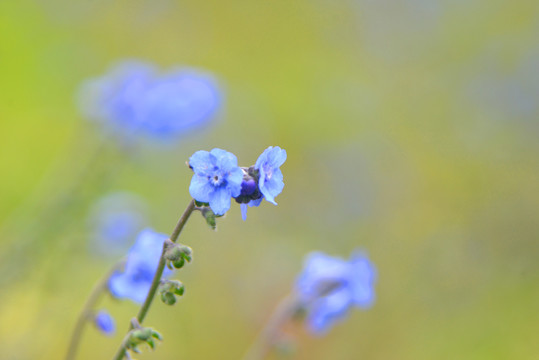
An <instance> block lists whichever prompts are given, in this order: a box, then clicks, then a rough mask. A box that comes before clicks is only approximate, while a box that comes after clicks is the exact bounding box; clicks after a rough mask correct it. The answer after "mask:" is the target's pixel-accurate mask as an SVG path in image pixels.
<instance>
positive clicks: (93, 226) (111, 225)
mask: <svg viewBox="0 0 539 360" xmlns="http://www.w3.org/2000/svg"><path fill="white" fill-rule="evenodd" d="M145 212H146V206H145V203H144V201H143V200H142V199H141V198H140V197H138V196H136V195H134V194H131V193H128V192H115V193H112V194H109V195H106V196H104V197H102V198H100V199H99V200H98V201H97V202H96V203H95V204H94V205H93V206H92V208H91V210H90V215H89V217H88V225H89V227H90V231H91V233H92V234H91V236H92V240H93V241H92V242H91V245H92V248H93V249H96V250H98V251H99V253H101V254H104V255H110V256H118V255H120V254H123V253H125V251H126V250H127V249H128V247H129V243H130V242H131V241H132V239H133V238H134V237H135V236H136V234H137V233H138V232H139V231H140V230H141V229H142V224H144V223H145V222H146V216H145Z"/></svg>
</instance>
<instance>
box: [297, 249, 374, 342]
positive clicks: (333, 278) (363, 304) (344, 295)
mask: <svg viewBox="0 0 539 360" xmlns="http://www.w3.org/2000/svg"><path fill="white" fill-rule="evenodd" d="M376 277H377V275H376V269H375V268H374V266H373V264H372V263H371V262H370V260H369V259H368V258H367V257H366V256H365V255H363V254H362V253H360V252H355V253H353V254H352V256H351V258H350V260H348V261H346V260H344V259H341V258H337V257H332V256H329V255H326V254H324V253H321V252H312V253H310V254H309V255H307V257H306V259H305V266H304V269H303V272H302V273H301V274H300V275H299V277H298V278H297V281H296V284H295V291H296V293H297V296H298V298H299V301H300V303H301V304H302V306H303V307H304V308H305V309H306V310H307V326H308V328H309V330H310V331H311V332H313V333H314V334H324V333H326V332H327V331H328V330H329V329H330V328H331V326H333V324H334V323H335V322H337V321H339V320H341V319H343V318H344V317H345V316H346V314H347V313H348V310H349V309H350V308H351V307H359V308H368V307H370V306H371V305H372V304H373V303H374V284H375V282H376Z"/></svg>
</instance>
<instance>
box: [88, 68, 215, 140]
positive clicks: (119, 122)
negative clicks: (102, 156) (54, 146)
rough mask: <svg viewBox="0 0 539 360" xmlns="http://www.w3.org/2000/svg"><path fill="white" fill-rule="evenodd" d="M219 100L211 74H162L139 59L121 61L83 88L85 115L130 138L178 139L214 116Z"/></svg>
mask: <svg viewBox="0 0 539 360" xmlns="http://www.w3.org/2000/svg"><path fill="white" fill-rule="evenodd" d="M220 104H221V94H220V91H219V90H218V87H217V85H216V82H215V80H214V79H213V78H212V77H211V76H209V75H208V74H205V73H203V72H201V71H198V70H194V69H189V68H187V69H178V70H173V71H171V72H168V73H164V74H161V73H160V72H159V71H158V69H156V68H155V66H153V65H151V64H148V63H144V62H140V61H125V62H122V63H119V64H117V65H116V66H114V67H113V68H112V69H111V70H110V71H109V73H107V74H105V75H104V76H102V77H99V78H95V79H90V80H88V81H86V82H85V83H84V84H83V86H82V87H81V91H80V106H81V111H82V112H83V115H84V116H86V117H87V118H89V119H92V120H96V121H99V122H102V123H104V125H105V126H106V127H107V128H108V129H109V130H110V131H112V132H113V133H116V134H120V135H122V136H123V137H127V138H129V137H132V136H134V135H139V134H140V135H142V136H146V137H150V138H158V139H167V138H168V139H170V138H177V137H178V135H181V134H184V133H185V132H186V131H187V130H190V129H191V128H195V127H199V126H201V125H203V124H205V123H207V122H208V121H210V120H211V119H212V118H213V117H214V116H215V115H216V113H217V110H218V109H219V106H220Z"/></svg>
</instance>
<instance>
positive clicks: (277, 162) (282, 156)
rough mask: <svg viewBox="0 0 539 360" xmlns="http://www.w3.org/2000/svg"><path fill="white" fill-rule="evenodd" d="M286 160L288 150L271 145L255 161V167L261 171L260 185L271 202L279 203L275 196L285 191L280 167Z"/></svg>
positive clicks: (262, 191)
mask: <svg viewBox="0 0 539 360" xmlns="http://www.w3.org/2000/svg"><path fill="white" fill-rule="evenodd" d="M285 161H286V151H285V150H283V149H281V148H280V147H278V146H275V147H273V146H270V147H269V148H267V149H266V150H264V152H263V153H262V155H260V156H259V157H258V159H257V160H256V163H255V169H256V170H258V171H259V179H258V187H259V188H260V192H261V193H262V195H264V198H265V199H266V200H267V201H269V202H270V203H272V204H274V205H277V203H276V202H275V197H276V196H277V195H279V194H280V193H281V191H283V188H284V182H283V173H282V172H281V169H279V167H280V166H281V165H283V164H284V162H285Z"/></svg>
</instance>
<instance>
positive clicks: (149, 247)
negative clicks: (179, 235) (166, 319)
mask: <svg viewBox="0 0 539 360" xmlns="http://www.w3.org/2000/svg"><path fill="white" fill-rule="evenodd" d="M166 239H168V236H167V235H165V234H159V233H156V232H154V231H153V230H151V229H144V230H143V231H141V232H140V233H139V235H138V237H137V239H136V241H135V244H134V245H133V247H131V249H130V250H129V253H128V255H127V261H126V263H125V267H124V269H123V271H117V272H115V273H114V274H112V276H111V277H110V279H109V283H108V285H109V291H110V293H111V294H112V295H113V296H114V297H116V298H120V299H121V298H127V299H130V300H132V301H134V302H137V303H142V302H143V301H144V299H145V298H146V294H147V293H148V290H149V289H150V285H151V282H152V279H153V277H154V275H155V270H156V269H157V264H158V263H159V259H160V257H161V252H162V249H163V243H164V242H165V240H166ZM171 273H172V271H171V270H169V269H168V268H165V271H164V273H163V276H165V277H166V276H168V275H170V274H171Z"/></svg>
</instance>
